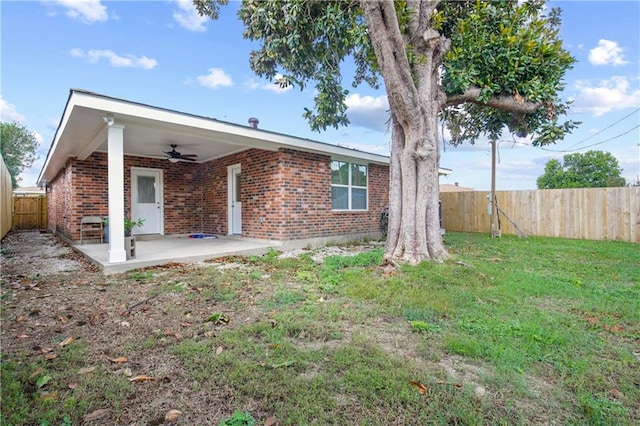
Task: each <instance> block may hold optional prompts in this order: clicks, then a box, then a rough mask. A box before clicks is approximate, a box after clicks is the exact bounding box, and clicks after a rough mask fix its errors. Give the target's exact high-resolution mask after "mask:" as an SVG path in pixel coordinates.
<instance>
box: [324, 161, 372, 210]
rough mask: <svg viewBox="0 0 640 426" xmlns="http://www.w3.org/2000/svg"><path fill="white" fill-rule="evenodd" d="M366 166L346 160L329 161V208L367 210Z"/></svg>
mask: <svg viewBox="0 0 640 426" xmlns="http://www.w3.org/2000/svg"><path fill="white" fill-rule="evenodd" d="M367 174H368V170H367V166H365V165H362V164H355V163H348V162H346V161H337V160H335V161H332V162H331V208H332V209H333V210H367V206H368V204H369V203H368V199H369V194H368V188H367Z"/></svg>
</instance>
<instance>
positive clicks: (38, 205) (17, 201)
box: [13, 195, 47, 230]
mask: <svg viewBox="0 0 640 426" xmlns="http://www.w3.org/2000/svg"><path fill="white" fill-rule="evenodd" d="M46 226H47V197H46V196H45V195H37V196H24V197H21V196H14V197H13V229H19V230H31V229H44V228H45V227H46Z"/></svg>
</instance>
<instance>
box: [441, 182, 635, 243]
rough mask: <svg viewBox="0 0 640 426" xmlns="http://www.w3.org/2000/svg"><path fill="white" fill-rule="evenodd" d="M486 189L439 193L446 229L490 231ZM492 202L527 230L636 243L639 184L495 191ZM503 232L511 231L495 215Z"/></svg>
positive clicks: (511, 230) (509, 227) (542, 234)
mask: <svg viewBox="0 0 640 426" xmlns="http://www.w3.org/2000/svg"><path fill="white" fill-rule="evenodd" d="M488 195H489V192H488V191H485V192H481V191H469V192H442V193H440V199H441V200H442V215H443V225H444V228H445V229H446V230H447V231H461V232H487V233H489V232H490V220H491V216H490V211H488V210H489V209H488V203H489V200H488V198H487V196H488ZM496 197H497V199H498V206H499V207H500V208H501V209H502V210H503V211H504V212H505V213H506V214H507V215H508V216H509V217H510V218H511V219H512V220H513V221H514V222H515V223H516V224H517V226H518V228H520V229H521V230H523V231H524V232H525V233H526V234H528V235H538V236H547V237H561V238H575V239H589V240H619V241H631V242H636V243H637V242H640V188H639V187H624V188H581V189H544V190H532V191H496ZM500 224H501V228H502V233H503V234H516V233H517V232H516V229H515V228H514V227H513V225H512V224H511V223H509V220H507V218H505V217H504V215H502V214H501V215H500Z"/></svg>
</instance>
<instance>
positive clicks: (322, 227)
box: [278, 150, 389, 240]
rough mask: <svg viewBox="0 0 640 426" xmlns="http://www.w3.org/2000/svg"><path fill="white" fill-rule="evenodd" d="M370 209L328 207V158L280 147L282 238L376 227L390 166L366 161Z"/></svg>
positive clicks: (358, 230) (385, 196) (371, 229)
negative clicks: (336, 209)
mask: <svg viewBox="0 0 640 426" xmlns="http://www.w3.org/2000/svg"><path fill="white" fill-rule="evenodd" d="M368 166H369V191H368V194H369V210H368V211H350V212H346V211H340V212H338V211H332V210H331V158H330V157H328V156H324V155H320V154H311V153H304V152H300V151H294V150H282V158H281V170H282V176H283V177H284V178H285V182H284V183H283V185H282V189H283V192H284V193H283V204H282V206H283V208H282V210H281V214H280V217H281V219H280V220H279V223H278V225H280V227H281V229H283V235H282V239H283V240H297V239H303V238H314V237H330V236H337V235H341V234H349V233H364V232H372V231H377V230H378V229H379V218H380V212H381V209H382V208H383V207H384V206H386V205H387V203H388V201H387V200H388V193H389V171H388V170H389V168H388V167H387V166H378V165H373V164H369V165H368Z"/></svg>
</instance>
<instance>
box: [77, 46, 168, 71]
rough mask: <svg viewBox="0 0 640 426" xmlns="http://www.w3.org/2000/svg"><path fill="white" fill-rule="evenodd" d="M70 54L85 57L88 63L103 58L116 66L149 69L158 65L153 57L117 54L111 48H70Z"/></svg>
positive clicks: (93, 62)
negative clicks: (86, 49) (84, 49)
mask: <svg viewBox="0 0 640 426" xmlns="http://www.w3.org/2000/svg"><path fill="white" fill-rule="evenodd" d="M69 53H70V54H71V56H73V57H76V58H85V59H86V60H87V61H88V62H89V63H92V64H95V63H96V62H98V61H99V60H100V59H102V58H104V59H106V60H108V61H109V63H110V64H111V66H112V67H116V68H142V69H145V70H150V69H153V68H155V67H156V65H158V61H156V60H155V59H151V58H147V57H146V56H142V57H136V56H134V55H131V54H126V55H124V56H122V55H118V54H117V53H115V52H113V51H112V50H97V49H91V50H89V51H87V52H85V51H83V50H82V49H77V48H75V49H71V51H70V52H69Z"/></svg>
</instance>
